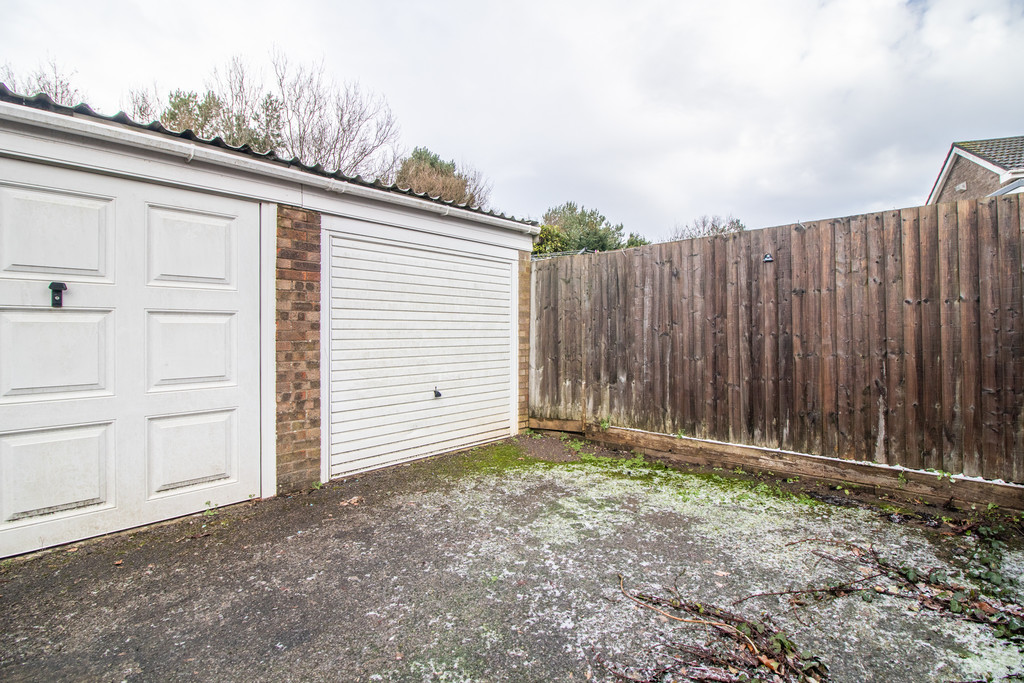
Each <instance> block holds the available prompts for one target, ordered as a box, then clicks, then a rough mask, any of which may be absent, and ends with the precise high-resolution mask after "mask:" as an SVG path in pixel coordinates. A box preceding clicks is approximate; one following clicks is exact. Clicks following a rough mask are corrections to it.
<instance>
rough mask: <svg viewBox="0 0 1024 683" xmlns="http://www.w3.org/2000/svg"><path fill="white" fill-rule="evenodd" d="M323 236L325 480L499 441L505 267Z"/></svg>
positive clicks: (507, 378)
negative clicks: (326, 280)
mask: <svg viewBox="0 0 1024 683" xmlns="http://www.w3.org/2000/svg"><path fill="white" fill-rule="evenodd" d="M328 235H329V237H328V239H329V245H328V250H329V254H330V334H331V343H330V404H329V410H330V434H329V439H330V476H332V477H337V476H340V475H342V474H346V473H351V472H357V471H361V470H365V469H370V468H374V467H381V466H384V465H389V464H394V463H397V462H402V461H406V460H411V459H413V458H418V457H423V456H426V455H431V454H434V453H440V452H444V451H450V450H455V449H458V448H463V447H466V446H470V445H472V444H476V443H481V442H485V441H490V440H494V439H498V438H501V437H504V436H508V435H509V434H510V433H511V428H512V424H513V423H512V419H513V409H514V407H513V404H512V396H513V392H512V381H513V375H512V358H513V355H512V349H513V320H514V318H513V316H512V305H513V301H514V298H513V296H512V292H513V273H514V270H513V268H512V265H511V264H510V263H509V262H508V261H502V260H499V259H489V258H484V257H480V256H474V255H470V254H466V253H457V252H455V251H453V250H451V249H427V248H425V247H421V246H410V245H409V244H408V243H404V244H403V243H401V242H398V241H383V240H374V239H371V238H365V237H358V236H355V235H339V234H335V233H328ZM411 237H412V238H415V234H412V235H411ZM435 390H436V392H437V393H440V396H436V395H435Z"/></svg>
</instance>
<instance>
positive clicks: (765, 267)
mask: <svg viewBox="0 0 1024 683" xmlns="http://www.w3.org/2000/svg"><path fill="white" fill-rule="evenodd" d="M1022 204H1024V202H1021V201H1020V196H1019V195H1009V196H1003V197H999V198H997V199H985V200H978V201H964V202H959V203H957V204H942V205H939V206H925V207H916V208H910V209H903V210H899V211H886V212H880V213H874V214H866V215H861V216H852V217H849V218H842V219H834V220H826V221H819V222H817V223H808V224H796V225H789V226H780V227H775V228H767V229H765V230H757V231H749V232H745V233H739V234H733V235H726V236H719V237H711V238H703V239H692V240H683V241H680V242H672V243H665V244H655V245H649V246H646V247H641V248H639V249H631V250H625V251H619V252H610V253H598V254H587V255H581V256H568V257H560V258H553V259H546V260H540V261H537V262H535V263H534V264H533V275H532V277H533V293H534V299H533V311H532V317H533V320H532V327H531V333H532V336H533V339H532V343H531V375H530V414H531V417H533V418H535V419H542V420H575V421H583V422H585V423H589V424H598V423H600V422H602V421H605V420H607V421H609V422H610V423H611V424H614V425H617V426H622V427H632V428H637V429H644V430H648V431H655V432H662V433H669V434H676V433H682V434H686V435H689V436H697V437H704V438H711V439H717V440H722V441H731V442H734V443H742V444H748V445H755V446H767V447H770V448H781V449H787V450H795V451H798V452H803V453H810V454H815V455H826V456H832V457H839V458H846V459H854V460H872V461H875V462H883V463H889V464H898V465H904V466H907V467H912V468H936V469H942V470H945V471H948V472H955V473H964V474H968V475H980V476H984V477H985V478H988V479H1004V480H1007V481H1014V482H1021V481H1022V479H1024V410H1022V407H1024V405H1022V404H1024V318H1022V316H1024V300H1022V297H1024V272H1022V268H1024V266H1022V245H1021V239H1022V237H1021V230H1022V224H1024V222H1022V215H1024V205H1022ZM766 255H770V258H766Z"/></svg>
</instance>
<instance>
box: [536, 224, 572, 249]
mask: <svg viewBox="0 0 1024 683" xmlns="http://www.w3.org/2000/svg"><path fill="white" fill-rule="evenodd" d="M563 251H569V240H568V238H566V236H565V233H564V232H562V229H561V228H559V227H556V226H554V225H542V226H540V234H539V235H537V241H536V242H534V243H533V253H534V254H559V253H561V252H563Z"/></svg>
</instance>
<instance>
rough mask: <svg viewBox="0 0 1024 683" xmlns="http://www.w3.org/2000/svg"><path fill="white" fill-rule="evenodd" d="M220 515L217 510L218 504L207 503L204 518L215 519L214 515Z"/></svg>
mask: <svg viewBox="0 0 1024 683" xmlns="http://www.w3.org/2000/svg"><path fill="white" fill-rule="evenodd" d="M219 514H220V512H218V510H217V504H216V503H211V502H210V501H206V509H205V510H203V516H204V517H213V516H214V515H219Z"/></svg>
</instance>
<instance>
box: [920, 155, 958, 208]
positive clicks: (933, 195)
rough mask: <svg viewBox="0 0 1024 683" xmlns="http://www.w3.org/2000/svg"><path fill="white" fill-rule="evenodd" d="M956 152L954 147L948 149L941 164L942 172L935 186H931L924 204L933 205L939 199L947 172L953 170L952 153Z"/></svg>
mask: <svg viewBox="0 0 1024 683" xmlns="http://www.w3.org/2000/svg"><path fill="white" fill-rule="evenodd" d="M955 151H957V149H956V147H952V146H951V147H950V148H949V151H948V152H946V160H945V161H944V162H943V163H942V170H941V171H940V172H939V177H938V178H936V179H935V184H934V185H932V191H931V192H929V193H928V199H927V201H925V204H926V205H927V204H934V203H935V201H936V200H937V199H938V198H939V193H940V192H941V190H942V187H943V186H944V185H945V184H946V178H947V177H948V176H949V171H950V169H951V168H953V161H954V159H953V152H955Z"/></svg>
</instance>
